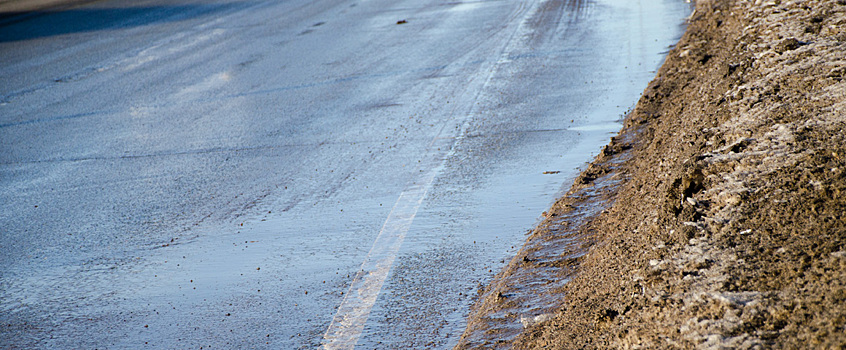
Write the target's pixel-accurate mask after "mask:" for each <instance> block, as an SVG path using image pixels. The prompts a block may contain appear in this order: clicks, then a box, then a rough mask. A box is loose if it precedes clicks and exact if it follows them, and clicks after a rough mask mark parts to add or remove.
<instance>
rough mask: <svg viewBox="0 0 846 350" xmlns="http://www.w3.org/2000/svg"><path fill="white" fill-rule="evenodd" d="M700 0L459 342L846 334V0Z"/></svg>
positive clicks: (722, 342) (756, 342) (825, 342)
mask: <svg viewBox="0 0 846 350" xmlns="http://www.w3.org/2000/svg"><path fill="white" fill-rule="evenodd" d="M696 7H697V9H696V11H695V12H694V13H693V14H692V15H691V18H690V23H689V26H688V29H687V31H686V33H685V35H684V36H683V37H682V39H681V41H680V42H679V43H678V45H676V47H675V48H674V49H673V50H672V51H671V52H670V53H669V55H668V57H667V60H666V61H665V63H664V65H663V66H662V68H661V69H660V70H659V72H658V74H657V76H656V78H655V80H654V81H653V82H652V83H651V84H650V85H649V87H647V88H646V90H645V91H644V93H643V96H642V98H641V100H640V101H639V102H638V105H637V107H636V108H635V110H634V111H633V112H632V113H631V114H630V115H629V116H628V117H627V119H626V122H625V127H624V129H623V131H621V133H620V135H619V136H617V137H615V138H613V139H612V142H611V143H610V144H609V145H608V146H606V148H605V150H604V151H603V152H602V154H600V155H599V156H598V157H597V159H596V160H595V161H594V162H593V163H592V164H591V165H590V166H589V167H588V168H587V170H585V172H584V173H582V174H581V176H579V177H578V178H577V179H576V180H575V183H574V185H573V187H572V189H571V190H570V191H569V192H568V193H567V195H565V196H564V197H563V198H561V199H560V200H559V201H558V202H557V203H556V204H555V205H554V206H553V208H551V209H550V210H549V212H548V213H547V214H546V217H547V219H546V220H545V221H544V222H543V223H541V224H540V225H539V226H538V227H537V228H535V230H534V231H533V232H532V234H531V235H530V237H529V239H528V241H527V243H526V245H525V246H524V247H523V249H522V250H521V251H520V252H519V253H518V254H517V255H516V256H515V258H514V259H513V260H512V261H511V263H510V264H509V265H508V266H507V267H506V268H505V269H504V270H503V271H502V272H501V273H500V275H499V276H498V277H497V279H496V281H495V282H494V283H492V284H491V285H490V286H488V287H487V288H486V289H485V290H484V291H483V293H482V294H481V295H480V298H479V302H478V303H477V304H476V306H475V308H474V314H473V315H471V317H470V319H469V320H468V329H467V331H466V332H465V334H464V337H463V338H462V341H461V343H460V344H459V346H458V348H516V349H529V348H532V349H534V348H562V349H564V348H566V349H569V348H673V349H675V348H702V349H722V348H807V347H813V348H843V347H846V216H844V215H843V213H844V212H846V133H845V132H844V130H846V82H844V81H843V78H844V76H846V1H843V0H824V1H821V0H781V1H778V0H775V1H762V0H757V1H739V0H737V1H732V0H729V1H704V0H700V1H697V6H696ZM563 282H566V283H563Z"/></svg>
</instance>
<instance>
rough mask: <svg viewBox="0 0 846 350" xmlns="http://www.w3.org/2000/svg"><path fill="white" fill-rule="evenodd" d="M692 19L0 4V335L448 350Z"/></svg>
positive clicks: (219, 5)
mask: <svg viewBox="0 0 846 350" xmlns="http://www.w3.org/2000/svg"><path fill="white" fill-rule="evenodd" d="M689 11H690V7H689V5H688V4H686V3H684V2H682V1H677V0H662V1H657V2H645V1H642V2H637V1H634V2H633V1H622V0H605V1H577V0H572V1H552V0H550V1H531V0H526V1H513V2H512V1H473V2H448V3H445V2H438V1H399V2H397V1H381V0H370V1H364V2H358V1H337V0H332V1H298V0H297V1H286V2H274V1H138V2H133V4H132V5H131V6H127V5H126V4H125V3H122V2H117V1H103V2H94V3H90V4H88V5H84V6H81V7H76V8H69V9H66V10H65V11H63V12H57V13H49V12H43V13H38V14H36V15H27V16H25V17H20V16H18V17H16V15H14V14H4V16H3V17H2V21H0V23H3V24H2V26H0V61H2V62H3V65H2V68H0V73H2V79H0V145H2V149H3V152H2V153H0V202H2V203H3V210H2V212H0V226H2V227H3V229H2V231H0V232H2V233H0V274H1V275H0V277H2V279H0V300H2V307H0V311H2V312H0V325H2V329H0V330H2V337H0V346H2V347H7V346H10V345H15V346H20V347H24V348H27V347H38V348H48V347H57V348H143V347H149V348H200V347H203V348H207V347H211V348H221V347H224V348H235V347H249V348H314V347H317V346H320V345H323V344H326V345H327V346H328V347H335V348H348V347H350V346H352V345H354V344H358V346H359V347H360V348H400V347H402V348H405V347H412V348H430V347H431V348H446V347H449V346H451V345H452V344H454V343H455V342H456V341H457V338H458V337H459V336H460V335H461V332H462V331H463V329H464V322H465V320H464V318H465V317H466V315H467V314H468V308H469V306H470V305H471V303H472V302H473V301H474V298H475V297H476V296H477V290H478V289H479V286H480V285H483V284H485V283H487V282H488V281H489V280H490V278H491V277H492V276H493V275H494V274H495V273H496V272H497V271H498V269H499V268H501V266H502V265H503V264H504V261H506V260H507V259H508V258H510V254H512V253H513V252H514V251H516V248H517V247H519V246H520V245H521V244H522V241H523V240H524V239H525V236H524V233H525V232H526V231H527V230H529V229H531V228H532V226H533V225H534V224H535V223H536V222H537V219H538V217H539V215H540V213H541V212H542V211H543V210H545V209H546V208H547V207H548V206H549V204H550V203H551V202H552V201H553V200H554V198H555V197H556V196H558V195H560V193H561V192H562V190H565V189H566V187H567V186H568V185H569V184H570V181H572V180H571V179H572V178H573V177H574V176H575V174H576V171H577V169H578V168H579V167H580V166H582V165H583V164H584V163H585V162H587V161H589V160H591V159H592V153H596V152H598V151H599V150H600V148H601V146H602V145H604V144H605V143H606V142H607V140H608V138H609V137H610V136H611V135H613V134H614V133H615V132H616V131H617V128H619V123H618V121H619V119H620V118H621V117H622V115H623V114H624V113H625V112H626V110H627V109H628V108H630V107H631V106H632V105H633V104H634V102H635V101H636V99H637V97H638V95H639V93H640V92H641V91H642V89H643V88H644V87H645V86H646V83H647V82H648V81H649V79H651V78H652V76H653V75H654V70H655V69H656V68H657V66H658V64H659V63H660V61H661V59H662V54H663V52H665V51H666V50H667V47H668V45H671V44H673V43H674V42H675V41H676V40H677V38H678V36H679V35H680V33H681V29H682V28H681V24H682V20H683V18H684V17H685V16H686V15H687V14H688V13H689ZM402 21H405V23H402ZM557 171H560V173H555V172H557ZM545 172H547V174H544V173H545ZM392 210H393V212H392ZM362 271H364V272H362ZM357 276H358V277H357ZM356 281H358V282H356ZM350 294H353V295H354V296H353V297H350V296H349V295H350ZM356 300H358V301H356ZM333 320H334V323H333ZM344 320H347V322H344ZM336 330H342V332H336ZM341 334H343V335H341ZM333 341H334V342H333Z"/></svg>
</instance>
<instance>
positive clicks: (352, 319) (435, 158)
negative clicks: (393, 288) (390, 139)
mask: <svg viewBox="0 0 846 350" xmlns="http://www.w3.org/2000/svg"><path fill="white" fill-rule="evenodd" d="M543 2H544V0H542V1H530V5H529V6H526V4H525V3H523V2H521V3H520V9H519V11H518V13H522V14H523V16H522V18H521V20H520V21H519V23H518V24H517V28H516V30H515V31H514V32H512V33H511V35H509V37H508V39H507V40H505V45H504V47H503V48H502V50H501V51H500V52H499V55H498V56H499V59H498V60H496V61H495V62H491V63H490V66H487V67H486V65H483V66H482V67H480V69H479V72H487V74H486V76H485V77H484V80H483V81H482V82H481V84H480V85H478V86H477V87H476V88H475V89H473V88H471V89H469V90H470V91H475V93H473V95H474V97H473V98H471V99H470V100H471V101H472V103H470V106H471V107H470V111H469V113H466V114H463V116H462V117H459V118H455V119H451V120H449V121H448V122H447V123H445V124H444V125H443V126H442V128H441V130H440V131H439V132H438V136H436V137H435V139H434V140H432V142H431V143H430V144H429V146H428V150H429V152H427V153H428V154H429V159H428V160H427V161H426V162H424V164H422V166H421V167H420V168H418V169H419V170H420V172H424V170H425V169H428V170H426V171H425V172H424V173H423V175H422V176H420V177H418V178H417V180H416V181H414V182H412V183H411V184H410V185H409V186H408V187H407V188H406V189H405V190H403V192H402V193H401V194H400V196H399V198H398V199H397V202H396V203H395V204H394V207H393V208H392V209H391V213H390V214H388V218H387V219H386V220H385V223H384V224H383V225H382V229H381V230H380V231H379V235H378V236H377V238H376V241H375V242H374V243H373V247H372V248H371V249H370V252H369V253H368V255H367V257H366V258H365V260H364V262H363V263H362V265H361V269H360V270H359V272H358V273H357V274H356V276H355V278H353V281H352V283H351V285H350V288H349V290H348V292H347V294H346V295H345V296H344V300H343V301H342V302H341V305H340V306H339V307H338V311H337V312H336V313H335V316H334V317H333V318H332V323H331V324H330V325H329V328H328V329H327V330H326V333H325V334H324V336H323V338H324V342H323V348H324V349H326V350H352V349H355V346H356V344H357V343H358V340H359V338H360V337H361V334H362V332H363V330H364V327H365V325H366V324H367V318H368V317H369V316H370V311H371V310H372V309H373V305H375V303H376V298H377V297H378V296H379V293H380V292H381V290H382V286H383V285H384V283H385V280H386V279H387V277H388V274H389V273H390V271H391V268H392V266H393V263H394V260H396V257H397V254H398V253H399V249H400V247H401V246H402V242H403V240H404V239H405V236H406V234H407V233H408V230H409V229H410V228H411V224H412V222H413V221H414V217H415V216H416V215H417V211H418V209H419V208H420V205H421V204H422V203H423V199H424V198H425V197H426V194H427V193H428V191H429V189H430V188H431V186H432V183H433V182H434V180H435V178H436V177H437V175H438V174H440V173H441V172H442V171H443V169H444V168H445V167H446V162H447V160H448V159H449V158H451V157H452V156H453V155H454V154H455V152H456V145H457V144H458V143H459V142H461V140H462V139H464V138H465V137H466V132H467V129H468V126H469V123H470V121H471V120H472V116H473V115H476V114H477V113H478V108H479V102H478V101H479V99H480V98H481V97H482V95H483V94H484V91H485V90H486V88H487V87H488V86H489V84H490V83H491V80H492V79H493V77H494V75H495V74H496V73H497V72H498V71H499V68H500V66H502V65H503V64H506V63H508V62H509V61H510V59H509V56H510V54H511V53H512V52H515V51H517V47H516V46H517V45H518V42H521V41H522V39H524V38H525V37H526V35H527V33H528V32H529V29H528V28H527V24H526V22H527V20H528V19H529V18H531V17H532V16H533V15H534V14H535V13H536V11H537V8H538V4H539V3H543ZM524 11H525V12H524ZM468 85H475V84H473V83H469V84H468ZM457 108H458V106H456V109H457ZM451 115H453V116H454V115H462V114H461V113H456V110H455V109H454V110H453V113H451ZM453 132H455V133H457V135H448V134H449V133H453ZM426 165H428V166H426Z"/></svg>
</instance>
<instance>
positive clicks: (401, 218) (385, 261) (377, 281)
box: [324, 168, 438, 350]
mask: <svg viewBox="0 0 846 350" xmlns="http://www.w3.org/2000/svg"><path fill="white" fill-rule="evenodd" d="M437 171H438V170H437V168H436V169H432V171H430V172H429V173H428V174H427V175H426V176H425V178H424V179H423V180H422V183H415V184H413V185H411V186H410V187H409V188H407V189H406V190H405V191H403V192H402V194H400V196H399V198H398V199H397V202H396V204H395V205H394V208H393V209H392V210H391V213H390V214H389V215H388V219H387V220H385V224H384V225H383V226H382V230H381V231H380V232H379V236H378V237H377V238H376V241H375V242H374V243H373V248H371V249H370V253H369V254H368V255H367V258H366V259H365V260H364V263H363V264H362V265H361V270H360V271H359V272H358V274H356V276H355V279H353V282H352V285H350V289H349V291H348V292H347V294H346V296H345V297H344V301H343V302H342V303H341V306H340V307H339V308H338V312H337V313H336V314H335V317H334V318H333V319H332V324H330V325H329V329H328V330H327V331H326V335H325V336H324V339H326V340H327V341H328V343H326V344H325V345H324V348H325V349H331V350H335V349H353V348H355V344H356V343H357V342H358V338H359V337H360V336H361V332H362V330H363V329H364V325H365V324H366V323H367V317H368V316H369V315H370V310H371V309H372V308H373V305H374V304H375V303H376V297H378V296H379V292H380V291H381V289H382V285H383V284H384V283H385V279H386V278H387V277H388V273H389V272H390V271H391V266H392V265H393V263H394V259H396V256H397V253H398V252H399V248H400V246H401V245H402V241H403V239H405V235H406V233H408V229H409V228H410V227H411V223H412V221H414V216H415V215H417V210H418V208H420V204H421V203H422V202H423V198H424V197H426V192H428V190H429V188H430V187H431V185H432V182H433V181H434V179H435V174H436V173H437Z"/></svg>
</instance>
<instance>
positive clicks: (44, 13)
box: [0, 4, 234, 42]
mask: <svg viewBox="0 0 846 350" xmlns="http://www.w3.org/2000/svg"><path fill="white" fill-rule="evenodd" d="M233 6H234V5H233V4H215V5H176V6H152V7H124V8H76V9H70V10H58V11H57V10H40V11H29V12H0V42H13V41H22V40H30V39H37V38H44V37H51V36H57V35H63V34H71V33H80V32H96V31H103V30H114V29H122V28H131V27H140V26H146V25H150V24H155V23H162V22H177V21H183V20H187V19H191V18H195V17H199V16H207V15H211V14H214V13H217V12H220V11H224V10H226V9H228V8H231V7H233Z"/></svg>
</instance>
